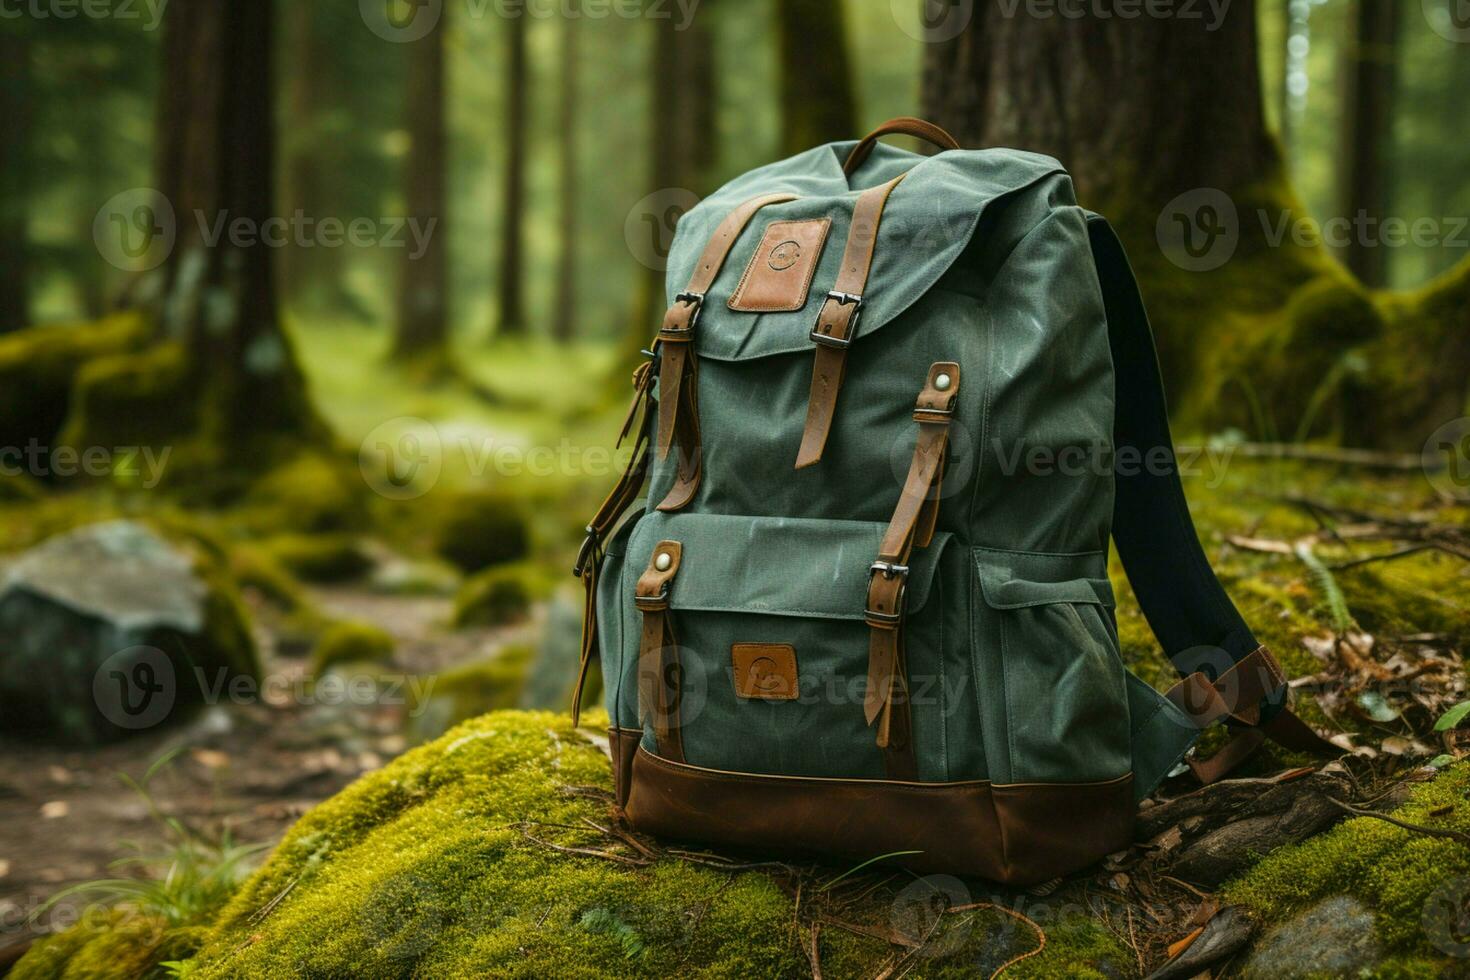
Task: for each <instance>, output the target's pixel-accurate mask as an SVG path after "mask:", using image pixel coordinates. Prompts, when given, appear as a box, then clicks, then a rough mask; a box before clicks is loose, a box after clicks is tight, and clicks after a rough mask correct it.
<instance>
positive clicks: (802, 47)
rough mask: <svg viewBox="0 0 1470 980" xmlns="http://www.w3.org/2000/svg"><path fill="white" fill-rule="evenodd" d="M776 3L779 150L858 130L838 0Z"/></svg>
mask: <svg viewBox="0 0 1470 980" xmlns="http://www.w3.org/2000/svg"><path fill="white" fill-rule="evenodd" d="M775 7H776V42H777V45H778V53H779V59H778V63H779V67H780V72H781V153H782V154H783V155H786V156H789V155H791V154H793V153H800V152H801V151H802V150H809V149H811V148H812V147H814V146H817V145H819V144H821V143H830V142H833V141H835V140H843V139H854V138H856V137H857V136H859V135H861V134H859V133H857V132H856V130H857V109H856V107H855V105H854V100H853V91H852V73H851V69H850V68H849V67H848V59H847V18H846V15H845V14H844V13H843V8H842V3H841V2H840V0H776V3H775Z"/></svg>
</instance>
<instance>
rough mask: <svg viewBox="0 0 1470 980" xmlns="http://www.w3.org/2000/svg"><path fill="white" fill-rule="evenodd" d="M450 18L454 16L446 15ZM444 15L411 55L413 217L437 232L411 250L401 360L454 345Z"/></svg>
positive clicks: (402, 298)
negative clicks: (447, 218)
mask: <svg viewBox="0 0 1470 980" xmlns="http://www.w3.org/2000/svg"><path fill="white" fill-rule="evenodd" d="M444 13H445V14H447V13H448V11H445V12H444ZM444 34H445V21H444V14H441V15H440V20H439V23H438V24H437V25H436V26H435V28H434V29H433V30H431V31H430V32H429V33H428V34H427V35H425V36H424V37H422V38H419V39H418V40H417V41H413V42H412V43H411V50H410V51H409V53H408V98H407V102H406V107H407V110H408V119H407V124H406V125H407V128H408V133H409V137H410V139H411V140H412V144H411V147H410V149H409V153H408V158H407V160H406V162H405V164H404V175H403V184H404V189H405V192H406V193H405V196H406V198H407V200H408V217H409V219H410V220H412V221H415V222H417V223H418V226H419V227H420V228H424V229H432V231H430V232H429V235H428V239H427V241H426V242H425V243H424V248H423V251H422V254H419V253H418V252H417V251H411V250H405V252H404V257H403V267H402V272H401V276H400V279H399V287H398V322H397V326H396V329H395V332H394V340H393V353H394V356H395V357H397V358H399V359H414V358H424V357H435V356H439V355H442V353H443V351H444V346H445V344H446V342H447V340H448V325H449V319H448V312H447V309H446V306H447V298H448V294H449V265H448V260H447V256H446V254H445V237H444V235H445V231H444V212H445V169H446V163H445V144H446V137H445V128H444Z"/></svg>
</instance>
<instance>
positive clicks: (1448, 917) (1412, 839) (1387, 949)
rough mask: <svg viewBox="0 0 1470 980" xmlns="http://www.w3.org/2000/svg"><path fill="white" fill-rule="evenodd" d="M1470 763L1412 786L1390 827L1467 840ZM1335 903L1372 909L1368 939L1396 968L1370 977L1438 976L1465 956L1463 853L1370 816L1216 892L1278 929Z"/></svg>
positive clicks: (1277, 856)
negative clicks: (1345, 899) (1338, 899)
mask: <svg viewBox="0 0 1470 980" xmlns="http://www.w3.org/2000/svg"><path fill="white" fill-rule="evenodd" d="M1467 793H1470V765H1467V764H1465V763H1459V764H1456V765H1454V766H1452V767H1450V768H1449V769H1447V770H1445V771H1443V772H1441V773H1439V774H1438V775H1437V776H1436V777H1435V778H1434V779H1433V780H1432V781H1429V782H1426V783H1423V784H1421V785H1420V786H1418V787H1417V788H1415V789H1414V791H1413V792H1412V793H1411V795H1410V798H1409V800H1408V802H1406V803H1404V804H1403V805H1402V806H1400V807H1398V808H1397V809H1396V810H1394V811H1393V812H1392V816H1393V817H1394V818H1396V819H1398V820H1401V821H1404V822H1406V823H1410V824H1414V825H1417V826H1423V827H1431V828H1434V829H1435V830H1436V831H1448V832H1454V833H1459V834H1461V835H1463V834H1466V833H1470V805H1467V804H1466V796H1467ZM1334 896H1349V897H1351V898H1353V899H1355V900H1357V901H1358V902H1360V903H1362V904H1363V905H1364V906H1365V907H1366V908H1368V909H1369V910H1371V911H1372V913H1373V917H1374V921H1375V930H1374V931H1375V938H1376V940H1377V943H1378V947H1379V949H1380V950H1381V951H1382V952H1383V953H1384V954H1385V955H1387V956H1392V957H1397V958H1398V959H1397V960H1396V961H1395V962H1396V964H1397V965H1395V966H1394V967H1393V969H1392V970H1385V971H1384V972H1382V973H1380V974H1375V975H1405V976H1412V975H1418V976H1426V977H1429V976H1445V975H1448V974H1447V973H1443V972H1440V971H1441V970H1444V969H1446V968H1448V967H1449V966H1450V965H1451V963H1452V962H1453V959H1452V957H1455V958H1458V956H1457V955H1456V952H1455V951H1456V950H1462V951H1463V952H1465V953H1470V945H1467V944H1464V943H1463V942H1462V941H1461V940H1459V939H1457V938H1456V937H1457V936H1458V934H1459V933H1461V932H1463V928H1462V927H1461V924H1460V919H1459V917H1460V916H1461V915H1462V914H1463V913H1462V911H1461V910H1462V909H1463V904H1464V902H1465V900H1466V898H1467V896H1470V845H1467V844H1465V843H1463V842H1462V841H1461V840H1457V839H1453V838H1449V837H1441V836H1430V835H1427V834H1423V833H1419V832H1417V831H1412V830H1407V829H1404V828H1402V827H1397V826H1395V825H1393V824H1391V823H1388V822H1387V821H1384V820H1378V819H1375V818H1372V817H1356V818H1354V819H1351V820H1348V821H1345V822H1344V823H1341V824H1338V825H1337V826H1336V827H1334V828H1333V829H1332V830H1330V831H1328V832H1327V833H1325V834H1320V835H1318V836H1316V837H1313V838H1310V839H1309V840H1307V841H1305V842H1303V843H1301V844H1297V845H1295V846H1292V847H1286V848H1281V849H1280V850H1277V851H1274V852H1272V853H1271V854H1270V855H1269V856H1268V857H1266V858H1265V859H1264V860H1263V861H1262V862H1261V863H1260V864H1258V865H1256V866H1255V867H1254V868H1252V869H1251V870H1250V871H1248V872H1247V873H1246V874H1245V875H1243V876H1242V877H1240V878H1239V879H1237V880H1236V881H1234V882H1232V883H1230V884H1229V885H1227V886H1226V888H1225V889H1224V894H1223V897H1224V899H1225V900H1226V901H1229V902H1235V903H1240V904H1242V905H1245V906H1246V907H1247V908H1249V909H1251V911H1252V912H1253V914H1254V915H1255V916H1256V918H1257V919H1259V920H1260V921H1262V922H1269V923H1280V922H1285V921H1287V920H1288V919H1290V918H1291V917H1293V916H1295V915H1297V914H1300V913H1304V912H1306V911H1307V910H1308V909H1310V908H1312V907H1313V906H1314V905H1317V904H1318V903H1320V902H1322V901H1323V900H1325V899H1328V898H1332V897H1334Z"/></svg>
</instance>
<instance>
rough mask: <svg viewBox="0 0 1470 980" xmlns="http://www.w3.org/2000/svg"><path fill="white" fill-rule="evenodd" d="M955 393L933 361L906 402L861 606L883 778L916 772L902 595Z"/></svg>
mask: <svg viewBox="0 0 1470 980" xmlns="http://www.w3.org/2000/svg"><path fill="white" fill-rule="evenodd" d="M959 390H960V366H959V365H958V364H956V363H954V362H953V361H938V362H936V363H935V364H934V365H932V366H931V367H930V368H929V375H928V377H927V378H926V379H925V382H924V388H923V390H922V391H921V392H920V393H919V399H918V403H917V404H916V405H915V407H914V420H915V421H916V422H918V424H919V434H918V439H917V440H916V441H915V443H914V458H913V461H912V462H911V463H910V464H909V472H908V477H907V478H906V479H905V480H904V484H903V490H902V491H901V492H900V494H899V498H898V506H897V507H895V508H894V511H893V518H892V520H890V521H889V523H888V530H887V531H886V532H885V533H884V535H883V541H882V543H881V544H880V545H879V547H878V560H877V561H875V562H874V563H873V567H872V569H871V570H870V572H869V575H868V599H867V605H866V608H865V610H864V612H865V618H866V620H867V623H868V626H869V630H868V687H867V692H866V695H865V697H864V701H863V714H864V716H865V717H866V718H867V722H868V724H869V725H872V724H873V723H874V722H875V721H876V722H877V723H878V733H877V743H878V746H879V747H880V748H882V749H884V750H885V751H886V755H885V758H886V759H887V760H888V764H889V772H890V775H892V774H893V773H894V770H895V769H898V770H900V771H905V770H907V771H910V772H911V776H910V777H909V778H911V777H912V773H913V771H914V770H915V769H916V763H915V762H914V755H913V739H912V731H911V723H912V721H911V718H910V716H909V705H908V683H907V677H906V667H905V664H904V646H903V617H904V592H905V589H906V586H907V583H908V573H909V569H908V562H909V557H910V555H911V554H912V553H913V550H914V548H915V547H916V546H917V547H924V546H926V545H928V543H929V541H930V539H931V538H932V537H933V534H934V524H935V520H936V517H937V513H938V508H939V495H940V485H941V484H940V480H941V477H942V475H943V472H944V459H945V454H946V452H947V449H948V445H949V423H950V419H951V418H952V417H953V414H954V405H955V397H956V395H958V393H959ZM894 778H899V777H897V776H895V777H894Z"/></svg>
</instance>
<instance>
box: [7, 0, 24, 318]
mask: <svg viewBox="0 0 1470 980" xmlns="http://www.w3.org/2000/svg"><path fill="white" fill-rule="evenodd" d="M30 65H31V56H30V44H29V40H28V38H27V37H26V31H25V29H24V28H23V27H22V26H20V25H16V24H7V25H6V28H5V31H4V33H0V119H4V120H5V133H4V135H3V136H0V270H3V271H0V333H8V332H10V331H12V330H18V329H20V328H21V327H24V326H25V325H26V324H27V323H28V322H29V319H30V312H29V308H30V299H29V296H28V294H27V292H28V291H27V287H26V284H27V281H28V278H27V263H26V252H27V244H26V238H27V233H26V217H27V212H28V208H27V194H26V185H27V178H28V176H29V174H30V152H29V151H30V98H29V89H30Z"/></svg>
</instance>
